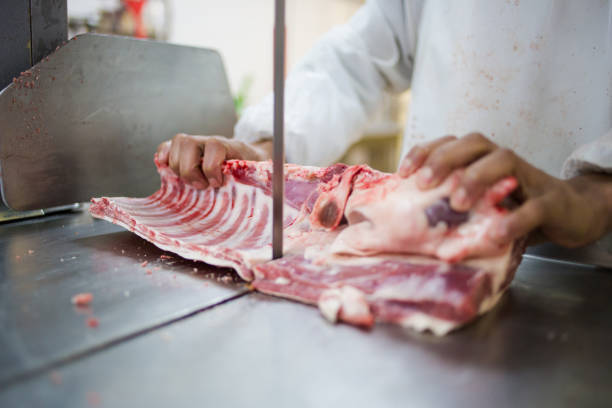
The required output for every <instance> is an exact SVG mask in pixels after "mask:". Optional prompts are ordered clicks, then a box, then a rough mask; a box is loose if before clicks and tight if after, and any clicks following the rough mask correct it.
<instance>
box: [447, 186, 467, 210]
mask: <svg viewBox="0 0 612 408" xmlns="http://www.w3.org/2000/svg"><path fill="white" fill-rule="evenodd" d="M451 201H452V203H451V204H454V205H455V206H457V207H459V208H460V209H463V208H465V207H467V206H468V205H469V203H468V199H467V192H466V191H465V188H463V187H459V188H458V189H457V191H455V194H453V197H452V200H451Z"/></svg>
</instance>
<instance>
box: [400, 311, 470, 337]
mask: <svg viewBox="0 0 612 408" xmlns="http://www.w3.org/2000/svg"><path fill="white" fill-rule="evenodd" d="M400 324H401V325H402V326H403V327H406V328H409V329H414V330H417V331H420V332H423V331H425V330H429V331H431V332H432V333H433V334H435V335H436V336H444V335H445V334H447V333H448V332H449V331H451V330H453V329H455V328H457V327H459V326H460V324H458V323H456V322H451V321H449V320H443V319H438V318H435V317H431V316H428V315H426V314H423V313H419V312H415V313H413V314H411V315H410V316H407V317H405V318H403V319H402V321H401V322H400Z"/></svg>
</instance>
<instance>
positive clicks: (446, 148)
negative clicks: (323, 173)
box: [399, 133, 612, 247]
mask: <svg viewBox="0 0 612 408" xmlns="http://www.w3.org/2000/svg"><path fill="white" fill-rule="evenodd" d="M458 168H466V170H465V172H464V173H463V176H462V179H461V181H460V183H459V186H458V188H456V189H455V190H454V191H453V193H452V195H451V207H453V208H454V209H455V210H457V211H467V210H469V209H470V208H471V207H472V206H473V205H474V203H475V202H476V201H477V200H478V198H480V197H481V196H482V195H483V193H484V192H485V190H486V189H487V188H488V187H490V186H492V185H493V184H494V183H495V182H496V181H499V180H500V179H502V178H504V177H506V176H514V177H515V178H516V179H517V180H518V183H519V187H518V188H517V190H516V191H515V192H514V194H513V197H514V198H516V199H517V200H518V202H519V203H520V206H519V207H517V208H516V209H514V210H512V211H511V212H509V213H508V214H507V215H506V216H505V217H504V218H503V220H502V222H501V223H500V225H499V228H496V230H495V231H491V232H490V237H491V239H493V240H495V241H497V242H499V243H500V244H503V243H508V242H511V241H512V240H514V239H515V238H518V237H522V236H526V235H528V236H529V238H530V243H537V242H539V241H542V240H550V241H553V242H555V243H557V244H560V245H563V246H566V247H578V246H582V245H586V244H588V243H591V242H593V241H595V240H597V239H598V238H600V237H601V236H602V235H604V234H606V233H607V232H609V231H611V230H612V228H611V227H612V225H611V224H612V176H608V175H603V174H591V175H583V176H579V177H575V178H573V179H569V180H561V179H558V178H555V177H552V176H550V175H548V174H547V173H545V172H543V171H541V170H539V169H537V168H535V167H534V166H532V165H530V164H529V163H527V162H526V161H525V160H523V159H522V158H520V157H519V156H517V155H516V154H515V153H514V152H513V151H512V150H509V149H504V148H500V147H499V146H497V145H496V144H495V143H493V142H491V141H490V140H489V139H487V138H486V137H484V136H483V135H481V134H479V133H471V134H468V135H467V136H464V137H462V138H457V137H455V136H447V137H443V138H441V139H437V140H434V141H432V142H430V143H427V144H421V145H416V146H414V147H413V148H412V149H411V150H410V152H409V153H408V154H407V155H406V157H405V158H404V159H403V161H402V163H401V165H400V170H399V174H400V176H402V177H408V176H410V175H412V174H413V173H416V174H415V177H417V179H416V182H417V185H418V186H419V187H420V188H421V189H429V188H433V187H435V186H437V185H438V184H440V182H442V181H443V180H444V179H445V178H446V177H447V176H448V175H449V174H450V173H451V172H452V171H453V170H455V169H458Z"/></svg>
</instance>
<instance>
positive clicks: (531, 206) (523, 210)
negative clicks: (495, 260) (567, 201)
mask: <svg viewBox="0 0 612 408" xmlns="http://www.w3.org/2000/svg"><path fill="white" fill-rule="evenodd" d="M546 208H547V205H546V201H545V199H544V198H542V197H540V198H536V199H532V200H528V201H526V202H525V203H523V205H521V206H520V207H519V208H517V209H516V210H514V211H512V212H510V213H508V214H507V215H506V216H505V217H504V218H503V219H502V220H501V221H500V223H499V224H498V225H497V227H496V228H493V229H492V230H491V231H490V232H489V235H490V237H491V239H493V240H494V241H496V242H497V243H499V244H507V243H510V242H512V241H514V240H515V239H517V238H520V237H523V236H526V235H527V234H529V233H530V232H532V231H534V230H535V229H537V228H538V227H540V226H541V225H542V223H543V222H544V217H545V214H546Z"/></svg>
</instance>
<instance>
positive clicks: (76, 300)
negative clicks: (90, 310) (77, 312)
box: [70, 293, 93, 306]
mask: <svg viewBox="0 0 612 408" xmlns="http://www.w3.org/2000/svg"><path fill="white" fill-rule="evenodd" d="M92 300H93V295H92V294H91V293H78V294H76V295H74V296H73V297H72V298H71V299H70V301H71V302H72V304H73V305H76V306H88V305H89V304H90V303H91V301H92Z"/></svg>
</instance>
